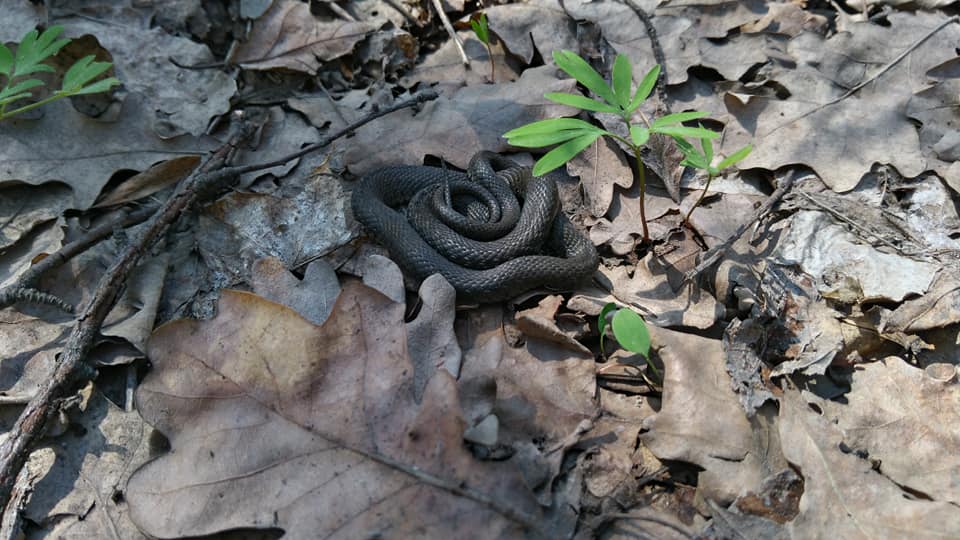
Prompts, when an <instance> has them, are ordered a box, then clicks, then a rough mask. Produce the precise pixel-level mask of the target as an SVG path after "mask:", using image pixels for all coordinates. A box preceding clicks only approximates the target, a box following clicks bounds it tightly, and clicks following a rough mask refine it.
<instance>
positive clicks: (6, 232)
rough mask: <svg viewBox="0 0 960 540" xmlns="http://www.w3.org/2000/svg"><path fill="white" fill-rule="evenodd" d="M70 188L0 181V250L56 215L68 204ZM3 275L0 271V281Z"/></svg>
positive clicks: (56, 184)
mask: <svg viewBox="0 0 960 540" xmlns="http://www.w3.org/2000/svg"><path fill="white" fill-rule="evenodd" d="M71 203H72V197H71V196H70V188H69V187H67V186H66V185H64V184H62V183H60V182H50V183H46V184H41V185H37V186H31V185H29V184H23V183H21V182H16V181H14V182H4V183H3V185H0V224H2V226H0V251H6V250H7V249H9V248H10V247H11V246H13V245H14V244H16V243H17V242H19V241H20V240H21V239H22V238H24V237H25V236H26V235H28V234H30V232H31V231H33V230H34V228H35V227H37V226H39V225H42V224H44V223H48V222H50V221H53V220H55V219H57V217H59V216H60V214H61V213H62V212H63V211H64V210H66V209H67V208H69V207H70V204H71ZM2 278H3V276H2V275H0V281H2Z"/></svg>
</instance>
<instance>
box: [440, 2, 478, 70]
mask: <svg viewBox="0 0 960 540" xmlns="http://www.w3.org/2000/svg"><path fill="white" fill-rule="evenodd" d="M431 2H432V3H433V9H434V10H435V11H436V12H437V16H438V17H440V22H441V23H443V27H444V28H446V29H447V33H448V34H450V38H451V39H453V44H454V45H456V46H457V52H459V53H460V60H462V61H463V65H465V66H469V65H470V59H469V58H467V53H466V51H464V50H463V43H461V42H460V36H458V35H457V31H456V30H454V29H453V25H452V24H450V19H448V18H447V14H446V13H444V12H443V6H442V5H440V0H431Z"/></svg>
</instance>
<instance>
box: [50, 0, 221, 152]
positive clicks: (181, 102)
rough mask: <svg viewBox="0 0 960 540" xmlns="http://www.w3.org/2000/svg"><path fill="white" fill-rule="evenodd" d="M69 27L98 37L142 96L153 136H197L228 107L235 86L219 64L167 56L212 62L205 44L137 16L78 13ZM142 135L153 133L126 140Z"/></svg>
mask: <svg viewBox="0 0 960 540" xmlns="http://www.w3.org/2000/svg"><path fill="white" fill-rule="evenodd" d="M134 21H136V22H134ZM67 28H68V31H69V32H70V33H71V36H79V35H82V34H91V35H94V36H96V37H97V40H98V41H99V42H100V43H101V44H102V45H103V47H104V48H106V49H107V50H108V51H110V53H111V56H112V58H111V59H112V61H113V63H114V69H115V70H116V73H117V78H119V79H120V80H121V81H122V82H123V87H124V88H125V89H126V90H128V91H129V92H130V93H135V94H138V95H139V96H141V97H140V99H142V100H143V103H144V108H145V109H146V110H147V111H148V116H147V119H145V120H146V123H147V125H148V126H149V127H151V128H152V129H153V131H154V133H156V134H157V136H159V137H161V138H164V139H170V138H174V137H178V136H180V135H183V134H191V135H194V136H201V135H203V134H204V133H205V132H206V131H207V127H208V126H209V125H210V121H211V120H212V119H213V118H214V117H215V116H219V115H221V114H224V113H226V112H227V111H228V110H230V98H231V97H232V96H233V95H234V94H235V93H236V91H237V83H236V81H235V80H234V78H233V77H231V76H230V75H229V74H228V73H226V72H224V71H222V70H219V69H197V70H190V69H183V68H180V67H177V66H176V65H174V64H173V63H172V62H170V58H175V59H176V60H177V62H178V63H180V64H181V65H188V66H189V65H193V64H206V63H210V62H213V61H214V56H213V54H212V53H211V52H210V50H209V49H208V48H207V47H206V46H205V45H201V44H199V43H197V42H195V41H193V40H191V39H189V38H187V37H180V36H175V35H172V34H170V33H169V32H166V31H164V30H163V29H162V28H149V29H147V28H143V27H142V25H141V24H140V23H139V21H138V20H136V19H135V17H131V20H130V21H129V22H128V24H111V23H108V22H106V21H100V20H99V19H96V18H93V17H77V18H74V19H72V20H71V22H70V24H69V25H68V27H67ZM127 100H129V97H128V98H127V99H125V100H124V108H126V107H127V104H126V101H127ZM142 140H145V141H149V140H151V138H149V137H141V138H136V139H133V138H130V139H127V142H128V143H129V142H130V141H142ZM161 159H163V158H157V159H155V161H160V160H161ZM137 168H138V169H146V167H137Z"/></svg>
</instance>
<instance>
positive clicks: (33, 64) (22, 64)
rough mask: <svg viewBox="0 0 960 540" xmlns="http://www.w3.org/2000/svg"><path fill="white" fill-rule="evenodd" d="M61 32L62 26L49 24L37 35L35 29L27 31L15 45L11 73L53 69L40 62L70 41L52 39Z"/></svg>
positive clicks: (21, 73) (24, 73) (23, 73)
mask: <svg viewBox="0 0 960 540" xmlns="http://www.w3.org/2000/svg"><path fill="white" fill-rule="evenodd" d="M61 32H63V27H62V26H51V27H50V28H47V29H46V30H45V31H44V32H43V34H40V35H39V36H38V35H37V31H36V30H31V31H30V32H27V34H26V35H25V36H23V40H21V41H20V44H19V45H18V46H17V55H16V60H15V65H14V71H13V75H14V76H20V75H27V74H30V73H35V72H37V71H48V72H50V71H53V68H52V67H50V66H48V65H46V64H41V63H40V62H43V61H44V60H46V59H47V58H49V57H51V56H53V55H55V54H57V52H59V51H60V49H62V48H63V46H64V45H66V44H67V43H70V40H69V39H61V40H56V41H54V40H55V39H56V37H57V36H58V35H60V33H61Z"/></svg>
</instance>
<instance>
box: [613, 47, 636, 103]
mask: <svg viewBox="0 0 960 540" xmlns="http://www.w3.org/2000/svg"><path fill="white" fill-rule="evenodd" d="M632 84H633V67H632V66H631V65H630V60H629V59H628V58H627V57H626V56H624V55H622V54H618V55H617V58H616V59H615V60H614V61H613V94H614V96H616V98H617V101H616V103H617V105H619V106H620V107H621V108H622V109H626V108H627V107H628V106H629V105H630V86H631V85H632Z"/></svg>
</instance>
